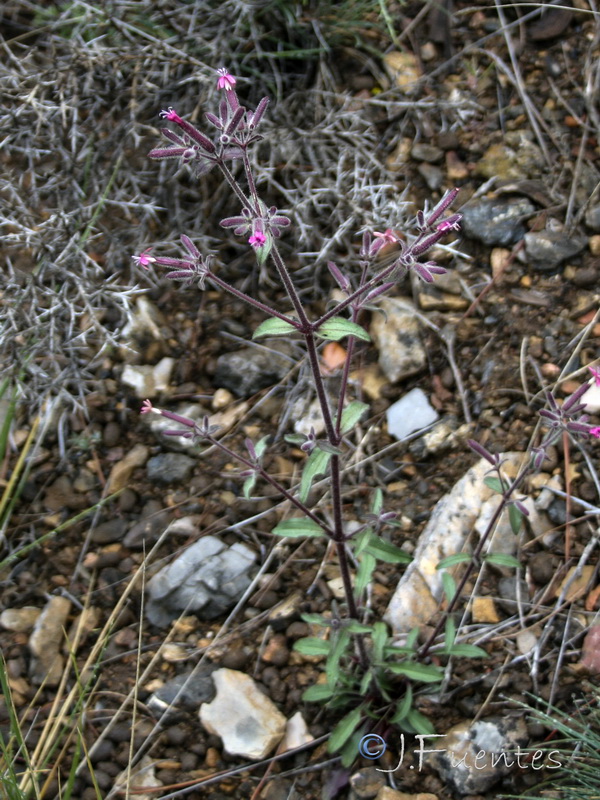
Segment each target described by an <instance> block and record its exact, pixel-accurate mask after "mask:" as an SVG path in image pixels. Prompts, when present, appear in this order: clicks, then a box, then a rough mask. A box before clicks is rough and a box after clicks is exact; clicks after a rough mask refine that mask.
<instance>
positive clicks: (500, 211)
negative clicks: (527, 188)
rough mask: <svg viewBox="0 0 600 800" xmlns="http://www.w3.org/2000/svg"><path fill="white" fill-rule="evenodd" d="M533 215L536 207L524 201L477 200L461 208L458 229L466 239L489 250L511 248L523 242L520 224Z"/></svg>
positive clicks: (522, 226)
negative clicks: (477, 241) (459, 228)
mask: <svg viewBox="0 0 600 800" xmlns="http://www.w3.org/2000/svg"><path fill="white" fill-rule="evenodd" d="M534 212H535V206H534V205H533V204H532V203H530V202H529V200H526V199H524V198H510V199H508V200H505V199H500V198H497V197H492V198H490V199H485V200H476V201H474V202H473V203H470V204H469V203H468V204H467V205H466V206H463V207H462V208H461V210H460V213H461V214H462V215H463V217H462V220H461V223H460V227H461V230H462V232H463V233H464V234H465V236H468V237H469V238H471V239H478V240H479V241H480V242H483V243H484V244H486V245H488V246H489V247H493V246H495V245H498V246H499V247H510V246H511V245H513V244H516V243H517V242H518V241H519V240H520V239H522V238H523V236H524V235H525V232H526V228H525V225H524V224H523V222H524V220H525V219H526V218H527V217H528V216H530V215H531V214H533V213H534Z"/></svg>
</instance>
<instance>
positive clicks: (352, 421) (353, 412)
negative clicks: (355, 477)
mask: <svg viewBox="0 0 600 800" xmlns="http://www.w3.org/2000/svg"><path fill="white" fill-rule="evenodd" d="M368 410H369V406H368V405H367V404H366V403H359V401H358V400H354V402H352V403H350V404H349V405H347V406H346V408H345V409H344V410H343V411H342V422H341V425H340V430H341V432H342V433H348V431H351V430H352V428H354V426H355V425H356V423H357V422H358V420H359V419H360V418H361V417H362V415H363V414H364V413H365V411H368ZM380 491H381V490H380Z"/></svg>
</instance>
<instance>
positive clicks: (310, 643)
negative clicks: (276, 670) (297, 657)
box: [293, 636, 331, 656]
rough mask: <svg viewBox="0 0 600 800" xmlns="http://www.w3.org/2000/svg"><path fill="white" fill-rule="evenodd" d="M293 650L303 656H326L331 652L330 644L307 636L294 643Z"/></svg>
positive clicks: (327, 641)
mask: <svg viewBox="0 0 600 800" xmlns="http://www.w3.org/2000/svg"><path fill="white" fill-rule="evenodd" d="M293 649H294V650H295V651H296V652H297V653H302V655H304V656H327V655H329V651H330V650H331V642H330V641H329V640H325V639H317V637H316V636H307V637H305V638H304V639H298V641H297V642H294V648H293Z"/></svg>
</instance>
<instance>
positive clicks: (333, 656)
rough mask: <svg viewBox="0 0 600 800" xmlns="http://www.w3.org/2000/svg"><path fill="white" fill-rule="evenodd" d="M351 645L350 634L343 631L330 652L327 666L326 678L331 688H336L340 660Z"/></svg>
mask: <svg viewBox="0 0 600 800" xmlns="http://www.w3.org/2000/svg"><path fill="white" fill-rule="evenodd" d="M349 645H350V633H349V632H348V631H347V630H344V629H342V630H341V631H340V632H339V633H338V635H337V638H336V640H335V644H334V645H333V647H332V648H331V650H330V652H329V656H328V657H327V663H326V664H325V676H326V678H327V683H328V684H329V685H330V686H335V684H336V683H337V679H338V674H339V665H340V659H341V658H342V656H343V655H344V653H345V652H346V650H347V649H348V646H349Z"/></svg>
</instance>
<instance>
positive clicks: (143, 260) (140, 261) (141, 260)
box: [131, 247, 156, 269]
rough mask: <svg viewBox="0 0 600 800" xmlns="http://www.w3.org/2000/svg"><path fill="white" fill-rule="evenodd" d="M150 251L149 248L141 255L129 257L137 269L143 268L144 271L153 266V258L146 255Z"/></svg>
mask: <svg viewBox="0 0 600 800" xmlns="http://www.w3.org/2000/svg"><path fill="white" fill-rule="evenodd" d="M151 250H152V248H151V247H147V248H146V249H145V250H144V252H143V253H140V254H139V256H131V257H132V258H133V260H134V261H135V263H136V264H137V266H138V267H143V268H144V269H148V268H149V266H150V264H153V263H154V262H155V261H156V259H155V258H154V256H149V255H148V253H149V252H150V251H151Z"/></svg>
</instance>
